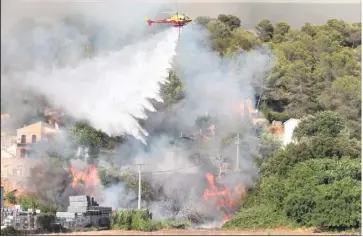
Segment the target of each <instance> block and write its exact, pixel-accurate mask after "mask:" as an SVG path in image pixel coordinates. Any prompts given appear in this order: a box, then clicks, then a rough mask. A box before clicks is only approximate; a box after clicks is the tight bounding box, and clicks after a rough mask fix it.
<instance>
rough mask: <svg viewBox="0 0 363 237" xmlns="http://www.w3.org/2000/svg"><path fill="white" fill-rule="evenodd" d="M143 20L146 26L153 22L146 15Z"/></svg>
mask: <svg viewBox="0 0 363 237" xmlns="http://www.w3.org/2000/svg"><path fill="white" fill-rule="evenodd" d="M145 21H146V22H147V24H148V26H151V24H152V23H153V22H152V21H151V20H150V19H149V18H148V17H145Z"/></svg>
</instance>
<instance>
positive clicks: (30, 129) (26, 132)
mask: <svg viewBox="0 0 363 237" xmlns="http://www.w3.org/2000/svg"><path fill="white" fill-rule="evenodd" d="M16 134H17V143H18V144H31V143H32V136H35V138H36V140H35V142H38V141H40V140H41V139H42V136H43V133H42V123H41V122H39V123H35V124H32V125H29V126H25V127H23V128H20V129H17V133H16ZM22 136H25V138H26V139H25V142H24V141H23V140H22Z"/></svg>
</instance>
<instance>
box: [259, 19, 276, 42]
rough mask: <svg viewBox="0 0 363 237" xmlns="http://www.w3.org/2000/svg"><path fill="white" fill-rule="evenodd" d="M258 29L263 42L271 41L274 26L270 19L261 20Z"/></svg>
mask: <svg viewBox="0 0 363 237" xmlns="http://www.w3.org/2000/svg"><path fill="white" fill-rule="evenodd" d="M256 30H257V34H258V36H259V37H260V39H261V41H262V42H269V41H270V40H271V39H272V38H273V35H274V26H273V25H272V23H271V22H270V21H269V20H268V19H263V20H260V21H259V22H258V24H257V26H256Z"/></svg>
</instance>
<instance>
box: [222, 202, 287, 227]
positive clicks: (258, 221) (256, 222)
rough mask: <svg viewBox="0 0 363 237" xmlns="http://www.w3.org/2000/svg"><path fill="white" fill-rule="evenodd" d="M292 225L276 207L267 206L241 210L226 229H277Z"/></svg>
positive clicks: (226, 224) (227, 223) (227, 224)
mask: <svg viewBox="0 0 363 237" xmlns="http://www.w3.org/2000/svg"><path fill="white" fill-rule="evenodd" d="M289 225H291V224H290V223H289V222H288V220H287V218H286V217H285V215H284V214H283V213H282V212H280V211H277V210H276V209H275V208H274V207H270V206H267V205H261V206H254V207H251V208H246V209H243V208H242V209H241V210H240V211H239V212H238V213H237V214H236V215H234V216H233V217H232V219H231V220H230V221H228V222H226V223H225V224H224V225H223V226H222V228H224V229H243V228H275V227H279V226H289Z"/></svg>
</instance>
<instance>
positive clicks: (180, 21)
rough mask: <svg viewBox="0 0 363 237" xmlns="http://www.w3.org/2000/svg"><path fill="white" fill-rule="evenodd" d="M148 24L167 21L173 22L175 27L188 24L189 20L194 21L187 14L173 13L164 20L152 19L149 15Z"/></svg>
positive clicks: (168, 22)
mask: <svg viewBox="0 0 363 237" xmlns="http://www.w3.org/2000/svg"><path fill="white" fill-rule="evenodd" d="M145 20H146V21H147V24H148V25H149V26H151V24H153V23H167V24H171V25H172V26H173V27H182V26H185V25H186V24H188V23H189V22H191V21H193V19H192V18H191V17H189V16H186V15H185V14H178V13H176V14H174V15H171V16H170V17H169V18H166V19H162V20H154V21H153V20H150V19H149V18H148V17H145Z"/></svg>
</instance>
